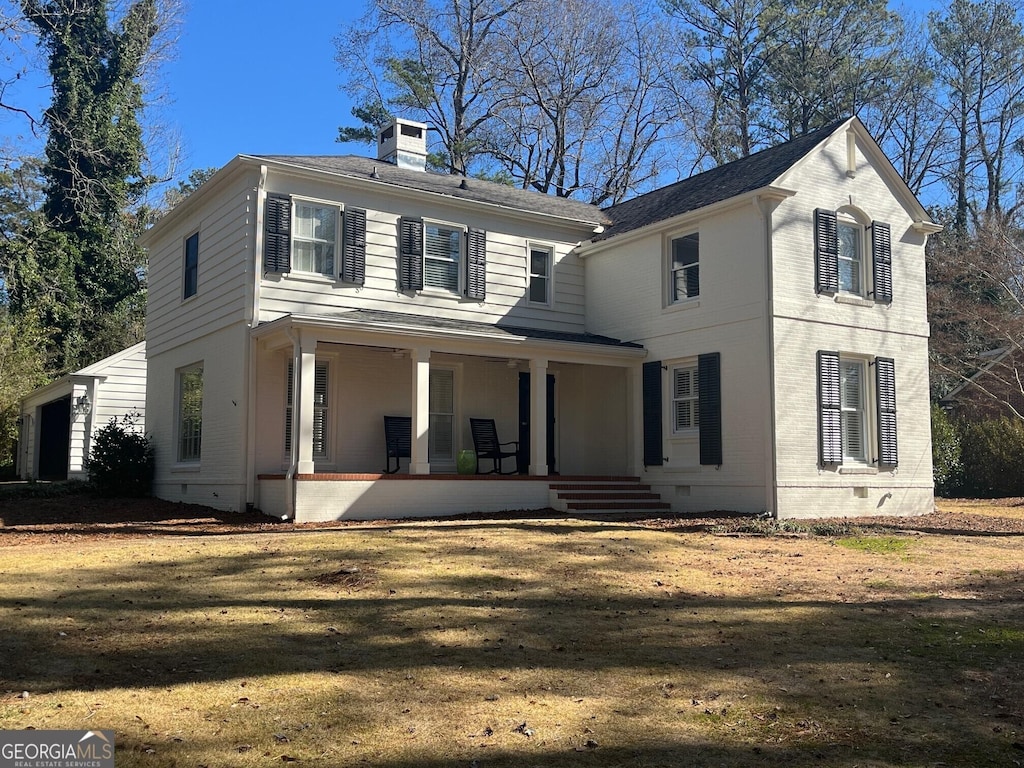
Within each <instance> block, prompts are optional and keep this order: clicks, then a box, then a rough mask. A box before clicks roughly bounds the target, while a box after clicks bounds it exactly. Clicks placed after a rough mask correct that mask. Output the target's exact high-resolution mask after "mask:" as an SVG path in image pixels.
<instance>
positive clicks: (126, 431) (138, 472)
mask: <svg viewBox="0 0 1024 768" xmlns="http://www.w3.org/2000/svg"><path fill="white" fill-rule="evenodd" d="M140 418H141V416H140V415H139V414H137V413H128V414H125V415H124V416H123V417H121V418H120V419H118V418H113V419H111V420H110V421H109V422H107V424H106V426H104V427H101V428H100V429H99V430H98V431H97V432H96V434H95V436H94V437H93V441H92V448H91V449H90V451H89V460H88V462H86V469H87V470H88V472H89V482H90V483H91V484H92V486H93V488H95V490H96V492H97V493H99V494H100V495H102V496H131V497H139V496H148V495H149V493H150V490H151V489H152V487H153V470H154V467H155V464H154V459H153V444H152V443H151V442H150V439H149V437H148V436H146V435H144V434H142V433H140V432H138V431H137V429H136V425H137V424H138V422H139V419H140Z"/></svg>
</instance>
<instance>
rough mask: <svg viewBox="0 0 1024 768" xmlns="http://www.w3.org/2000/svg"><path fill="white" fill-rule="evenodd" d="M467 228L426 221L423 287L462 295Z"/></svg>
mask: <svg viewBox="0 0 1024 768" xmlns="http://www.w3.org/2000/svg"><path fill="white" fill-rule="evenodd" d="M465 233H466V230H465V228H463V227H459V226H455V225H452V224H441V223H438V222H434V221H424V222H423V285H424V287H425V288H440V289H443V290H446V291H451V292H452V293H459V292H460V286H461V283H460V281H459V277H460V275H461V273H462V270H461V269H460V268H459V267H460V264H461V263H462V258H463V256H462V254H463V250H464V245H463V241H464V236H465Z"/></svg>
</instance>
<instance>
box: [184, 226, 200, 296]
mask: <svg viewBox="0 0 1024 768" xmlns="http://www.w3.org/2000/svg"><path fill="white" fill-rule="evenodd" d="M183 278H184V279H183V283H184V287H183V290H182V298H183V299H187V298H189V297H191V296H195V295H196V292H197V291H198V290H199V233H198V232H194V233H192V234H191V235H189V237H188V238H186V239H185V268H184V275H183Z"/></svg>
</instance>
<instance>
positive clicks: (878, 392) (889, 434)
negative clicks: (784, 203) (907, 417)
mask: <svg viewBox="0 0 1024 768" xmlns="http://www.w3.org/2000/svg"><path fill="white" fill-rule="evenodd" d="M875 402H876V403H877V406H878V465H879V466H882V467H895V466H897V464H898V463H899V456H898V452H897V450H896V363H895V362H894V361H893V360H892V358H888V357H876V358H875Z"/></svg>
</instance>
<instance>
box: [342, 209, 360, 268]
mask: <svg viewBox="0 0 1024 768" xmlns="http://www.w3.org/2000/svg"><path fill="white" fill-rule="evenodd" d="M341 279H342V280H344V281H345V282H346V283H355V284H356V285H363V283H365V282H366V211H364V210H363V209H361V208H346V209H345V224H344V226H343V228H342V238H341Z"/></svg>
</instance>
